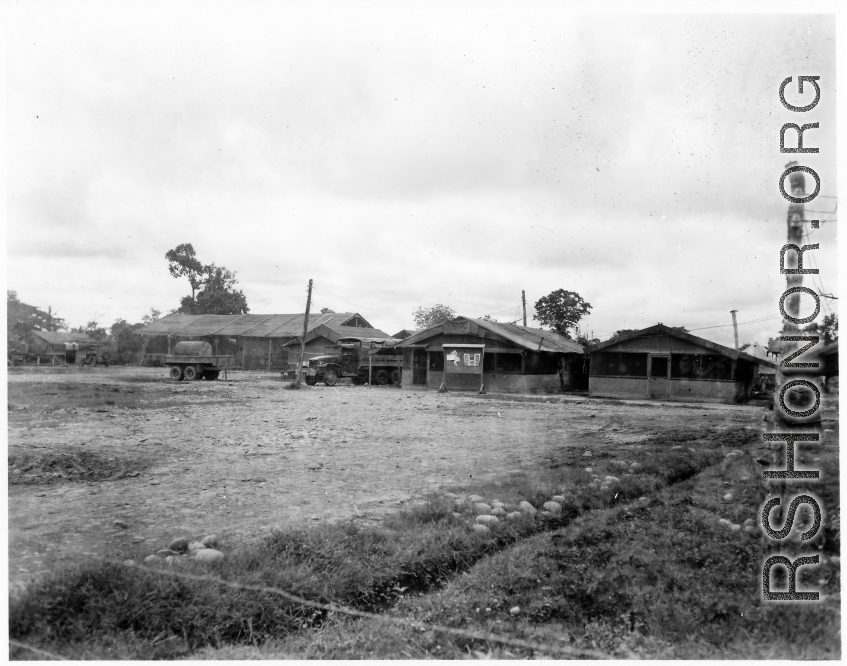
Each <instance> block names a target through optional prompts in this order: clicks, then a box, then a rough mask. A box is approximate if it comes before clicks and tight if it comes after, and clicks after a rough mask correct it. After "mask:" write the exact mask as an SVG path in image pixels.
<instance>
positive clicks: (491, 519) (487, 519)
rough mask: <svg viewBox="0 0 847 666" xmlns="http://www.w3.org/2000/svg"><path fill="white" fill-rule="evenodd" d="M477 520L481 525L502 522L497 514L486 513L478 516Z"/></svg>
mask: <svg viewBox="0 0 847 666" xmlns="http://www.w3.org/2000/svg"><path fill="white" fill-rule="evenodd" d="M476 522H477V523H479V524H480V525H496V524H497V523H499V522H500V519H499V518H497V516H489V515H484V516H477V517H476Z"/></svg>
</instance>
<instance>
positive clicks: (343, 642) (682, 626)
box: [10, 433, 840, 658]
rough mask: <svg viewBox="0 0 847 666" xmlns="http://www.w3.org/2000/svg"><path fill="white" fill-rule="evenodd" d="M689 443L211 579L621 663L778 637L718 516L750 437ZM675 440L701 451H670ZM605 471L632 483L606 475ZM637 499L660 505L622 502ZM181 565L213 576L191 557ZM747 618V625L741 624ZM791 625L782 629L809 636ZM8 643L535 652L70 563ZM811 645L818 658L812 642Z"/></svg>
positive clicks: (620, 454)
mask: <svg viewBox="0 0 847 666" xmlns="http://www.w3.org/2000/svg"><path fill="white" fill-rule="evenodd" d="M674 437H677V436H674ZM733 437H736V439H735V440H733ZM678 438H679V439H678V440H677V439H671V440H670V441H667V440H650V441H649V442H647V443H645V444H641V445H637V446H631V445H630V446H622V447H620V448H618V449H615V450H613V452H612V453H613V455H614V457H613V456H611V455H610V456H609V457H608V458H604V459H603V460H602V461H601V460H596V459H592V461H591V463H590V465H591V466H592V472H590V473H589V472H586V471H585V470H584V469H582V468H581V467H580V468H575V467H559V468H557V469H542V470H539V472H538V473H537V474H535V475H529V474H515V475H512V476H510V477H506V478H502V479H498V480H495V481H492V482H488V483H485V484H479V485H477V486H475V487H474V488H470V489H464V490H465V492H468V491H475V492H476V493H478V494H480V495H483V496H485V497H487V498H491V499H494V498H497V499H500V500H501V501H502V502H504V503H505V504H506V506H507V508H513V507H514V506H515V505H516V504H517V503H518V502H519V501H520V500H523V499H526V500H529V501H531V502H533V504H535V505H536V506H537V505H539V504H541V503H542V502H543V501H546V500H548V499H550V497H551V496H552V495H554V494H562V495H564V496H565V501H564V503H563V504H564V506H563V511H562V513H561V514H560V515H559V516H557V517H552V518H550V517H548V518H541V517H536V518H535V519H526V518H525V519H522V520H519V521H516V522H506V521H501V522H500V523H499V524H498V525H495V526H494V527H493V529H492V532H491V533H490V534H483V535H480V534H478V533H476V532H473V531H471V529H470V524H471V523H472V521H473V519H474V517H475V512H473V511H472V508H471V507H468V505H467V504H465V505H464V506H460V505H457V504H456V503H455V500H454V498H451V497H445V496H437V495H433V496H430V497H428V498H426V499H425V501H423V502H420V503H418V504H415V505H413V506H410V507H407V508H405V509H403V510H402V511H399V512H397V513H395V514H393V515H391V516H389V517H387V518H386V519H385V520H384V522H383V523H382V525H381V526H379V527H363V526H361V525H358V524H356V523H355V522H352V521H351V522H344V523H337V524H334V525H323V526H319V527H317V528H314V529H307V530H294V531H287V532H278V533H275V534H273V535H272V536H271V537H270V538H268V539H267V540H266V541H264V542H263V543H262V544H260V545H258V546H253V547H249V548H242V549H240V550H235V551H234V552H233V553H231V554H230V555H229V556H228V557H227V559H226V560H225V561H224V562H223V563H221V564H220V565H219V566H218V567H217V568H216V569H215V570H214V573H215V574H216V575H219V576H221V577H222V578H224V579H225V580H230V581H237V582H239V583H242V584H248V585H258V586H264V587H276V588H280V589H284V590H288V591H290V592H292V593H294V594H296V595H299V596H301V597H304V598H307V599H311V600H316V601H320V602H336V603H341V604H345V605H349V606H353V607H356V608H360V609H365V610H371V611H375V612H393V613H399V614H401V615H409V616H412V617H415V618H418V619H421V620H425V621H428V622H435V623H439V624H443V625H447V626H451V627H470V628H473V629H477V630H493V631H496V632H498V633H509V634H510V635H514V636H517V637H524V638H527V639H532V640H539V641H542V642H551V641H553V642H560V641H562V640H564V641H566V644H567V645H576V646H581V647H592V646H594V647H598V646H603V649H609V650H610V651H612V652H615V653H616V654H619V655H624V656H629V655H632V654H635V655H652V656H669V655H670V656H674V655H682V654H687V653H685V651H684V650H682V648H681V647H680V646H681V645H687V646H689V647H690V654H701V653H707V652H708V649H712V648H716V646H717V648H721V646H726V645H728V644H730V643H731V641H732V640H741V639H740V638H739V637H740V636H742V634H740V633H739V631H748V632H754V633H755V632H757V631H758V632H760V633H759V634H756V636H757V638H756V641H759V642H758V643H756V645H758V646H759V647H760V648H761V647H762V645H764V643H763V642H762V641H764V640H765V638H764V637H765V636H777V634H776V633H774V632H772V631H771V632H770V633H767V634H766V633H761V632H764V629H763V628H762V627H764V626H765V624H764V623H765V619H762V618H765V616H766V615H767V614H768V613H770V614H771V615H770V616H768V617H771V616H772V615H773V612H772V611H766V610H762V609H760V608H759V606H760V604H759V605H758V606H757V603H756V596H755V594H754V592H755V590H756V587H755V585H756V583H757V581H758V575H760V569H758V571H759V574H757V568H758V567H760V566H761V554H760V553H759V551H758V543H759V541H758V539H756V538H754V537H751V536H750V535H748V534H747V533H746V532H743V531H742V532H741V533H740V534H739V533H738V532H731V531H729V530H728V529H727V528H725V527H723V526H722V525H720V524H719V523H718V522H717V518H718V517H727V518H731V520H733V521H739V522H740V521H742V520H743V519H744V518H745V517H747V516H754V515H756V512H757V511H758V507H759V506H760V505H761V501H762V497H763V495H762V493H763V492H764V490H763V488H762V486H761V484H759V483H758V479H757V477H756V474H753V473H751V472H750V470H748V469H746V468H743V465H740V464H739V465H736V466H733V467H731V468H730V467H728V466H727V465H725V464H722V465H715V464H714V463H716V462H718V461H722V460H724V457H723V456H724V454H725V453H726V452H727V450H728V447H727V446H725V445H724V444H723V442H724V441H726V439H729V440H730V441H732V443H733V444H736V443H737V442H738V441H741V440H743V439H745V438H749V435H748V434H742V435H737V436H730V437H728V438H723V435H722V436H721V438H711V439H709V438H705V439H704V438H703V437H702V433H701V434H700V437H699V438H698V439H696V440H695V439H694V436H693V435H692V433H689V434H688V435H687V439H685V438H683V435H682V434H681V433H679V434H678ZM675 441H683V442H689V443H691V444H692V446H691V448H693V449H694V450H693V451H689V450H688V447H686V448H684V449H674V448H673V447H674V446H678V445H677V444H674V442H675ZM615 457H617V458H625V459H624V460H616V459H615ZM739 460H741V458H739ZM744 460H745V462H744V464H745V465H748V466H751V465H753V464H754V463H752V462H751V460H750V459H749V457H748V458H746V459H744ZM632 462H636V463H637V464H638V465H640V467H638V466H636V467H635V468H633V467H631V463H632ZM621 464H624V466H623V467H620V469H621V470H622V471H618V468H617V467H615V465H617V466H620V465H621ZM579 465H580V466H582V465H585V461H583V460H580V461H579ZM754 471H755V470H754ZM609 475H619V479H620V480H619V481H617V482H614V483H612V485H610V486H608V487H606V488H604V487H603V486H602V485H598V484H599V483H600V479H602V478H605V476H609ZM727 484H729V486H730V489H731V490H732V491H733V493H734V495H735V496H736V498H737V499H736V500H735V502H734V503H732V504H724V503H722V500H721V497H722V495H724V494H725V492H726V490H727ZM662 489H665V490H662ZM640 493H645V494H646V495H648V496H652V501H651V502H648V503H644V502H638V503H636V504H626V501H627V500H628V499H630V498H635V497H636V495H637V496H638V497H640V496H641V495H640ZM456 514H458V516H457V515H456ZM158 566H161V567H166V566H168V565H166V564H165V563H164V562H161V563H159V564H158ZM173 566H174V567H185V568H186V569H185V570H186V571H188V572H194V573H199V572H203V571H205V569H204V568H203V566H202V565H200V564H196V563H194V562H191V561H189V562H187V563H185V564H179V565H177V564H174V565H173ZM830 566H834V565H830ZM835 569H837V567H835ZM826 575H827V576H828V580H829V582H828V583H827V585H829V586H830V587H828V588H827V589H830V588H831V587H832V586H836V587H835V588H833V589H837V584H838V580H837V577H838V576H840V570H839V571H837V572H836V571H834V570H832V569H831V568H830V569H827V570H826ZM801 580H805V579H802V577H801ZM802 584H803V583H802V582H801V585H802ZM515 606H517V607H518V608H519V611H518V612H517V613H514V614H513V613H512V612H511V609H512V608H514V607H515ZM742 612H743V613H745V615H744V617H745V618H752V619H745V620H744V622H740V621H739V620H738V619H737V618H738V616H739V613H742ZM807 612H809V613H811V615H809V619H807V620H802V622H801V626H802V627H803V630H808V631H810V632H811V633H810V636H811V637H812V638H819V639H820V640H821V641H822V642H823V643H824V644H825V643H826V641H827V640H828V638H829V637H830V635H831V634H830V633H829V632H831V629H832V626H831V622H830V623H827V621H821V622H819V620H820V617H819V615H816V614H815V612H816V611H814V610H812V611H807ZM829 612H831V610H830V611H829ZM757 613H759V614H760V615H761V614H762V613H764V615H761V617H760V616H759V615H757ZM787 622H788V621H787V620H785V623H787ZM815 622H817V625H815V626H813V624H814V623H815ZM785 623H784V624H783V625H781V626H782V627H783V629H782V631H783V633H784V634H785V635H790V636H793V637H795V638H796V639H797V640H798V641H800V643H798V645H806V646H809V645H811V644H810V643H809V642H808V640H810V639H801V638H800V637H799V634H796V631H795V630H791V629H790V628H789V627H788V625H787V624H785ZM806 623H807V624H806ZM737 627H741V629H737ZM813 630H814V631H813ZM792 631H794V632H795V633H792ZM785 632H787V633H785ZM10 635H11V637H13V638H16V639H18V640H24V641H27V642H30V643H32V644H35V645H38V646H41V647H43V648H45V649H48V650H50V649H52V650H53V651H56V652H58V653H60V654H63V655H66V656H69V657H73V656H78V657H79V656H87V657H86V658H105V657H110V658H114V656H116V655H121V656H126V657H127V658H176V657H182V656H185V655H188V654H190V653H193V652H195V651H197V650H202V649H216V650H217V649H220V648H226V650H227V651H228V652H227V654H240V655H243V654H247V653H248V652H249V653H250V654H254V653H255V651H259V653H260V654H262V655H263V656H266V657H267V656H270V655H284V656H299V657H304V656H308V657H351V656H362V657H364V656H371V657H382V658H386V657H397V658H402V657H409V656H415V657H421V656H428V657H432V656H437V657H442V658H454V657H461V656H468V655H471V656H474V655H475V654H476V653H480V655H481V656H499V657H509V656H526V654H527V652H526V651H525V650H524V651H523V652H521V651H520V650H517V651H515V650H512V649H511V648H507V647H504V646H495V645H494V644H486V643H484V642H480V641H477V640H472V639H456V638H451V637H449V636H445V635H443V634H439V633H437V632H433V631H426V632H420V631H417V630H407V629H403V628H398V627H388V626H387V625H384V624H383V623H379V622H376V621H373V622H370V621H360V620H355V621H354V620H349V621H348V620H340V619H337V618H332V617H329V616H327V614H326V613H325V612H322V611H315V610H314V609H313V608H311V607H307V606H303V605H301V604H297V603H293V602H290V601H288V600H286V599H284V598H282V597H280V596H278V595H275V594H272V593H270V592H253V591H246V590H233V589H231V588H227V587H224V586H222V585H218V584H214V583H211V582H198V581H193V580H185V579H174V578H171V577H166V576H162V575H157V574H155V573H150V572H145V571H142V570H138V569H128V568H124V567H120V566H113V565H107V566H99V567H87V568H79V569H74V570H69V571H66V572H62V573H60V574H57V575H56V576H54V577H52V578H49V579H47V580H45V581H43V582H42V583H40V584H38V585H35V586H33V587H32V588H30V589H29V590H28V591H27V593H26V594H25V595H23V596H22V598H21V599H19V600H18V601H16V602H14V603H13V605H12V607H11V619H10ZM783 638H784V637H783ZM774 640H776V638H775V639H774ZM780 640H782V638H780ZM804 640H805V641H806V642H805V643H803V641H804ZM704 645H705V646H707V647H706V648H703V646H704ZM235 646H242V647H235ZM709 646H711V647H709ZM721 649H722V648H721ZM233 650H235V652H232V651H233ZM245 650H246V651H247V652H245ZM681 650H682V651H681ZM698 650H700V651H701V652H698ZM702 651H705V652H702ZM203 654H208V653H203ZM757 654H763V653H762V652H761V651H760V652H756V651H755V650H754V651H753V652H751V653H750V655H751V658H753V657H755V655H757ZM786 654H788V653H786ZM790 654H797V652H794V653H790ZM802 654H822V653H821V652H820V651H815V650H814V649H811V648H810V651H807V652H803V653H802ZM480 655H477V656H480ZM236 658H237V657H236Z"/></svg>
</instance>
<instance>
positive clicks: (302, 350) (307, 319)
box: [294, 280, 312, 386]
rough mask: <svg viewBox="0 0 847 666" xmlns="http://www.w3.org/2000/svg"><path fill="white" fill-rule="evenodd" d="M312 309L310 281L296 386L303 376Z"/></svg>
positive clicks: (310, 282)
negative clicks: (310, 309) (307, 332)
mask: <svg viewBox="0 0 847 666" xmlns="http://www.w3.org/2000/svg"><path fill="white" fill-rule="evenodd" d="M310 307H312V281H311V280H309V293H308V295H307V296H306V314H305V315H304V317H303V337H302V338H300V362H299V363H297V378H296V379H295V380H294V385H295V386H300V377H301V376H302V374H303V356H304V354H305V353H306V331H307V330H308V329H309V308H310Z"/></svg>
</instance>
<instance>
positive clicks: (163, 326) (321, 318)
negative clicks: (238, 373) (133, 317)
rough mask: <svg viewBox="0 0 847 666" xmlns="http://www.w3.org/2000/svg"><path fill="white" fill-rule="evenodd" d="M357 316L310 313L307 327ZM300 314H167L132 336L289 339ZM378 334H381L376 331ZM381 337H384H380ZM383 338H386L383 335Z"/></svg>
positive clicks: (298, 332) (300, 323)
mask: <svg viewBox="0 0 847 666" xmlns="http://www.w3.org/2000/svg"><path fill="white" fill-rule="evenodd" d="M354 317H358V318H359V319H360V320H362V321H363V322H364V323H366V324H367V323H368V322H367V321H365V319H364V317H362V316H361V315H360V314H358V313H356V312H331V313H326V314H318V313H316V314H310V315H309V328H310V329H312V328H313V327H316V326H320V325H322V324H323V325H329V326H332V327H333V328H337V327H339V326H343V324H344V323H346V322H348V321H350V320H351V319H353V318H354ZM303 318H304V314H303V313H302V312H300V313H292V314H264V315H263V314H246V315H186V314H169V315H167V316H165V317H162V318H161V319H158V320H157V321H154V322H153V323H152V324H148V325H147V326H143V327H141V328H139V329H138V330H136V331H134V333H135V334H136V335H151V336H156V335H166V336H171V337H178V338H193V337H204V336H207V335H220V336H225V337H244V338H291V337H296V336H298V335H301V334H302V332H303ZM344 328H349V329H350V330H353V331H372V330H377V329H372V328H364V327H356V326H349V327H344ZM379 332H380V333H382V331H379ZM383 335H385V334H383ZM385 337H388V336H387V335H385Z"/></svg>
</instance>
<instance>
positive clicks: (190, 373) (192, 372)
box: [182, 365, 197, 381]
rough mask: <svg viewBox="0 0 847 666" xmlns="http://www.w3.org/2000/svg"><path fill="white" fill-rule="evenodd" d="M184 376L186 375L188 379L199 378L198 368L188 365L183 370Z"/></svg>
mask: <svg viewBox="0 0 847 666" xmlns="http://www.w3.org/2000/svg"><path fill="white" fill-rule="evenodd" d="M182 376H183V377H185V378H186V379H187V380H188V381H193V380H195V379H197V368H195V367H194V366H193V365H186V366H185V370H183V371H182Z"/></svg>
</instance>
